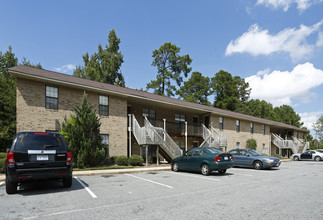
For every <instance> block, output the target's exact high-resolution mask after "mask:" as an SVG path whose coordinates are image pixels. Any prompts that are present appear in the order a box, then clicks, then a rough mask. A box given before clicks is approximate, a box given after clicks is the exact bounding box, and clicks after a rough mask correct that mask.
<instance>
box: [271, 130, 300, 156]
mask: <svg viewBox="0 0 323 220" xmlns="http://www.w3.org/2000/svg"><path fill="white" fill-rule="evenodd" d="M271 140H272V142H273V144H274V145H276V146H277V147H278V148H280V149H291V150H292V153H293V154H296V153H298V150H299V146H298V145H297V143H294V141H293V140H284V139H283V138H282V137H280V136H278V135H276V134H274V133H271Z"/></svg>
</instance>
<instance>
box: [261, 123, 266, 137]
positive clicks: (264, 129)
mask: <svg viewBox="0 0 323 220" xmlns="http://www.w3.org/2000/svg"><path fill="white" fill-rule="evenodd" d="M262 134H263V135H265V134H266V126H265V125H262Z"/></svg>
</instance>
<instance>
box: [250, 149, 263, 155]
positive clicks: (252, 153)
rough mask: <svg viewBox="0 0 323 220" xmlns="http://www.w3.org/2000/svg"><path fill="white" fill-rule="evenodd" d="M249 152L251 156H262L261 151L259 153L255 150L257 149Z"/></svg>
mask: <svg viewBox="0 0 323 220" xmlns="http://www.w3.org/2000/svg"><path fill="white" fill-rule="evenodd" d="M249 153H250V155H251V156H261V154H260V153H258V152H257V151H255V150H250V151H249Z"/></svg>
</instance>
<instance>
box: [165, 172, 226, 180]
mask: <svg viewBox="0 0 323 220" xmlns="http://www.w3.org/2000/svg"><path fill="white" fill-rule="evenodd" d="M167 173H171V174H177V175H181V176H188V177H195V178H199V179H206V180H213V181H217V182H220V181H221V180H219V179H215V178H210V177H205V176H197V175H193V174H183V173H177V172H167Z"/></svg>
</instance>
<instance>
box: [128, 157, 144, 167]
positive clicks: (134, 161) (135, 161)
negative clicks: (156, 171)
mask: <svg viewBox="0 0 323 220" xmlns="http://www.w3.org/2000/svg"><path fill="white" fill-rule="evenodd" d="M143 162H144V159H143V158H142V157H141V156H139V155H132V156H131V157H130V158H129V164H130V165H131V166H142V163H143Z"/></svg>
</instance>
